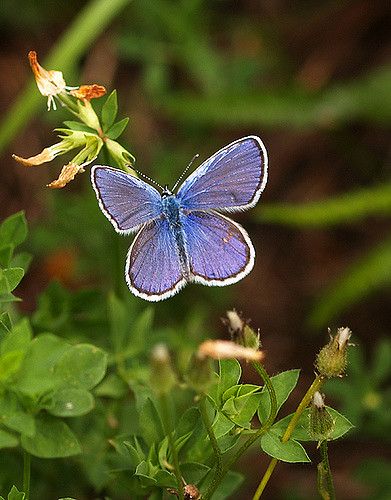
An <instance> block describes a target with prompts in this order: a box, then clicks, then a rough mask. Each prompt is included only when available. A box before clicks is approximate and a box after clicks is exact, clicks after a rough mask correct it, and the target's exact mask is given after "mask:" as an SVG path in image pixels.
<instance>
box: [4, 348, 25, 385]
mask: <svg viewBox="0 0 391 500" xmlns="http://www.w3.org/2000/svg"><path fill="white" fill-rule="evenodd" d="M23 357H24V352H23V351H11V352H6V353H5V354H1V355H0V382H1V383H4V382H5V381H6V380H7V379H8V378H10V377H11V376H12V375H14V374H15V373H16V372H17V371H18V370H19V367H20V365H21V364H22V360H23Z"/></svg>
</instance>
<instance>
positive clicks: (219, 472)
mask: <svg viewBox="0 0 391 500" xmlns="http://www.w3.org/2000/svg"><path fill="white" fill-rule="evenodd" d="M199 408H200V412H201V417H202V421H203V423H204V425H205V428H206V431H207V433H208V436H209V439H210V443H211V445H212V448H213V452H214V458H215V461H216V464H215V473H214V476H213V480H212V482H211V484H210V485H209V488H208V490H207V491H206V493H205V495H204V496H203V498H204V499H207V498H210V497H211V496H212V494H213V492H214V491H215V490H216V488H217V487H218V485H219V484H220V482H221V480H222V478H223V457H222V453H221V450H220V447H219V444H218V442H217V438H216V435H215V433H214V430H213V427H212V423H211V421H210V420H209V415H208V410H207V407H206V396H205V395H203V396H202V397H201V400H200V406H199Z"/></svg>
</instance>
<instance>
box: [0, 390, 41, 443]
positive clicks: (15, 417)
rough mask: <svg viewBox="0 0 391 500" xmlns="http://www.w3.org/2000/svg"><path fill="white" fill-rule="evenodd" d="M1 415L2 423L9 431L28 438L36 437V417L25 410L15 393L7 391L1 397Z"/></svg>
mask: <svg viewBox="0 0 391 500" xmlns="http://www.w3.org/2000/svg"><path fill="white" fill-rule="evenodd" d="M0 415H1V421H2V423H3V424H4V425H5V426H6V427H8V428H9V429H12V430H14V431H17V432H20V433H21V434H26V436H33V435H34V433H35V420H34V416H33V415H32V414H31V413H28V412H27V411H26V410H25V409H24V407H23V406H22V404H21V402H20V401H19V399H18V398H17V396H16V395H15V394H14V393H12V392H9V391H5V392H3V394H2V395H1V397H0Z"/></svg>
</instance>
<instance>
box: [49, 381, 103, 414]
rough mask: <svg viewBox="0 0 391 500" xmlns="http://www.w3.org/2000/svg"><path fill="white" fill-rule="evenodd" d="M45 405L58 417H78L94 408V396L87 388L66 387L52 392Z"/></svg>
mask: <svg viewBox="0 0 391 500" xmlns="http://www.w3.org/2000/svg"><path fill="white" fill-rule="evenodd" d="M43 407H44V408H46V409H47V411H48V412H49V413H51V414H52V415H54V416H56V417H78V416H80V415H85V414H86V413H88V412H89V411H91V410H92V409H93V407H94V398H93V396H92V394H91V393H90V392H88V391H87V390H85V389H79V388H64V389H59V390H58V391H56V392H55V393H54V394H52V395H51V397H50V398H49V399H48V400H47V401H46V402H45V403H44V404H43Z"/></svg>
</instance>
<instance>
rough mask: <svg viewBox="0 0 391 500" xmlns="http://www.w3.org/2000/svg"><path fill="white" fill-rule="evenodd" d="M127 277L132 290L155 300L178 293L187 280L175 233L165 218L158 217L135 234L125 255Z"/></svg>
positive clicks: (136, 293) (139, 295) (142, 296)
mask: <svg viewBox="0 0 391 500" xmlns="http://www.w3.org/2000/svg"><path fill="white" fill-rule="evenodd" d="M125 278H126V282H127V284H128V286H129V289H130V291H131V292H133V293H134V294H135V295H137V296H138V297H141V298H143V299H145V300H149V301H152V302H156V301H159V300H163V299H166V298H168V297H171V296H172V295H174V294H175V293H177V292H178V291H179V290H180V289H181V288H182V287H183V286H184V285H185V283H186V279H185V278H184V276H183V273H182V267H181V262H180V259H179V254H178V251H177V246H176V242H175V237H174V234H173V232H172V231H171V229H170V227H169V224H168V221H167V220H166V219H156V220H153V221H151V222H149V223H147V224H145V226H144V227H143V228H142V229H141V230H140V232H139V233H138V234H137V235H136V237H135V239H134V241H133V243H132V245H131V247H130V249H129V252H128V256H127V259H126V267H125Z"/></svg>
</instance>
